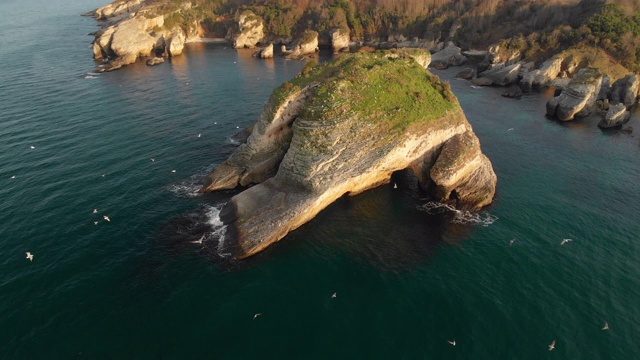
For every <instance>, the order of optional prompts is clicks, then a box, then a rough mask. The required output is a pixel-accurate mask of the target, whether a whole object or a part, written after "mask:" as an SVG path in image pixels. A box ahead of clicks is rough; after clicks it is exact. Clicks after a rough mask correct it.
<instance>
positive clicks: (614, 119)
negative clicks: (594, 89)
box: [598, 103, 631, 129]
mask: <svg viewBox="0 0 640 360" xmlns="http://www.w3.org/2000/svg"><path fill="white" fill-rule="evenodd" d="M630 117H631V113H629V110H627V107H626V106H625V105H624V104H622V103H620V104H615V105H611V106H610V107H609V110H607V112H606V113H605V114H604V116H603V117H602V119H601V120H600V121H599V122H598V127H600V128H602V129H608V128H613V127H618V126H622V124H624V123H626V122H627V121H629V118H630Z"/></svg>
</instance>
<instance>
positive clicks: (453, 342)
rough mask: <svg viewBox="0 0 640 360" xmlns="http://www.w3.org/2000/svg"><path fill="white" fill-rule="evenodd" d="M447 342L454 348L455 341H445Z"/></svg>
mask: <svg viewBox="0 0 640 360" xmlns="http://www.w3.org/2000/svg"><path fill="white" fill-rule="evenodd" d="M447 342H448V343H449V344H451V345H453V346H456V341H455V340H453V341H449V340H447Z"/></svg>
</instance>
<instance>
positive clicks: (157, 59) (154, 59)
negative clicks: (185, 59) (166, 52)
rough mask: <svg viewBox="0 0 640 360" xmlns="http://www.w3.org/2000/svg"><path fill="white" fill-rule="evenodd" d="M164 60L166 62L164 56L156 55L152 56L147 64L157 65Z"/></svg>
mask: <svg viewBox="0 0 640 360" xmlns="http://www.w3.org/2000/svg"><path fill="white" fill-rule="evenodd" d="M163 62H164V58H161V57H154V58H151V59H149V60H147V65H149V66H155V65H159V64H162V63H163Z"/></svg>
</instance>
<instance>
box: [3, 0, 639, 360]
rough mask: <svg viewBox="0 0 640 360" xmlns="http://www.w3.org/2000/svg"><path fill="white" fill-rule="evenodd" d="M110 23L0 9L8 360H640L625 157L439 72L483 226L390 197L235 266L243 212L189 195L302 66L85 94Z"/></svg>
mask: <svg viewBox="0 0 640 360" xmlns="http://www.w3.org/2000/svg"><path fill="white" fill-rule="evenodd" d="M101 5H103V3H102V2H101V1H97V0H91V1H85V2H76V1H71V0H58V1H52V2H45V1H42V0H21V1H17V0H6V1H3V2H1V3H0V14H2V16H1V17H0V34H2V36H0V59H1V60H0V254H1V255H2V256H1V257H0V358H1V359H67V358H86V359H132V358H138V359H144V358H156V359H173V358H213V359H249V358H264V359H284V358H287V359H288V358H298V359H327V358H347V359H349V358H350V359H356V358H375V359H389V358H403V359H541V358H546V357H549V358H557V359H634V358H639V357H640V345H639V344H638V342H637V338H638V335H639V330H640V276H639V275H640V242H639V241H638V240H640V239H639V235H638V234H640V224H639V221H638V220H639V215H638V214H640V186H639V185H638V179H639V178H640V144H639V140H638V137H637V134H636V135H635V136H634V135H633V134H632V135H629V134H625V133H622V132H619V131H612V132H602V131H600V130H599V129H598V128H597V127H596V126H595V123H596V121H595V120H593V119H587V120H583V121H579V122H577V123H571V124H560V123H557V122H554V121H550V120H548V119H546V118H545V117H544V116H543V113H544V103H545V101H546V100H545V96H548V94H535V95H527V96H525V97H523V98H522V99H521V100H511V99H504V98H502V97H500V93H501V92H502V91H503V90H502V89H493V88H478V89H476V88H473V87H470V86H469V83H468V82H466V81H460V80H453V79H452V77H453V74H455V72H456V71H457V70H458V69H451V70H447V71H441V72H436V74H438V75H440V76H441V77H443V78H446V79H451V84H452V87H453V89H454V91H455V93H456V95H457V96H458V97H459V99H460V102H461V104H462V106H463V108H464V110H465V112H466V114H467V117H468V118H469V120H470V122H471V123H472V125H473V126H474V129H475V131H476V133H477V134H478V136H479V138H480V140H481V142H482V147H483V150H484V152H485V153H486V154H487V156H488V157H489V158H490V159H491V161H492V162H493V165H494V168H495V171H496V173H497V175H498V179H499V186H498V195H497V198H496V200H495V203H494V204H493V205H492V206H490V207H488V208H487V209H486V211H485V212H483V213H480V214H456V213H451V212H439V209H432V207H433V206H432V205H433V204H432V203H429V202H428V200H425V199H420V197H419V196H417V195H416V194H414V193H413V192H412V191H411V190H409V189H408V188H407V187H405V186H404V184H400V185H401V186H400V187H399V188H398V189H395V190H394V189H393V188H391V187H390V186H385V187H382V188H378V189H375V190H372V191H369V192H367V193H365V194H362V195H360V196H357V197H354V198H350V199H341V200H339V201H338V202H337V203H335V204H333V205H332V206H330V207H329V208H328V209H326V210H325V211H323V212H322V213H321V214H320V215H319V216H318V217H317V218H316V219H314V220H313V221H312V222H311V223H309V224H307V225H305V226H303V227H302V228H300V229H299V230H297V231H295V232H294V233H292V234H290V235H289V236H287V237H286V238H285V239H283V240H282V241H281V242H279V243H278V244H276V245H274V246H272V247H270V248H269V249H268V250H266V251H265V252H263V253H261V254H259V255H257V256H255V257H253V258H250V259H248V260H246V261H240V262H236V261H229V260H227V259H221V258H220V257H219V256H218V255H217V251H216V250H217V244H218V239H219V238H220V235H221V233H222V232H223V229H222V228H221V227H220V226H219V224H218V222H217V221H218V219H217V216H216V214H217V211H218V209H219V208H220V205H221V204H223V203H224V202H225V201H227V200H228V199H229V198H230V197H231V196H232V195H233V194H234V192H221V193H216V194H207V195H198V194H196V193H195V190H196V189H197V188H198V180H199V178H200V177H201V176H202V175H204V174H206V173H207V171H208V170H210V169H211V168H212V167H213V166H215V165H216V164H218V163H220V162H222V161H224V159H226V157H227V156H228V155H229V154H230V153H231V152H232V151H233V149H234V146H233V144H232V143H231V141H230V140H229V138H230V136H232V135H233V134H234V133H235V132H236V131H238V129H237V128H238V127H240V128H242V127H244V126H248V125H250V124H252V123H253V122H254V121H255V120H256V119H257V117H258V115H259V113H260V111H261V108H262V105H263V104H264V102H265V101H266V99H267V97H268V96H269V94H270V93H271V91H272V90H273V88H275V87H276V86H277V85H279V84H280V83H282V82H283V81H285V80H287V79H289V78H292V77H293V76H295V74H297V72H298V71H299V70H300V69H301V68H302V66H303V64H302V63H300V62H295V61H285V60H282V59H279V58H277V59H273V60H269V61H263V60H258V59H254V58H252V57H251V52H250V51H247V52H243V51H240V52H236V51H235V50H232V49H228V48H225V47H224V45H202V44H200V45H197V44H196V45H192V46H190V47H189V48H188V50H187V52H186V53H185V54H184V55H183V56H180V57H178V58H176V59H173V60H172V61H170V62H169V63H165V64H163V65H160V66H157V67H154V68H148V67H146V66H145V65H142V64H136V65H133V66H129V67H127V68H124V69H122V70H119V71H116V72H113V73H107V74H100V75H98V74H91V73H92V72H93V71H95V69H96V66H97V65H98V64H96V63H94V62H93V60H92V59H91V49H90V46H89V45H90V41H91V40H92V37H91V36H87V33H89V32H92V31H95V30H96V29H97V27H96V22H95V21H94V20H93V19H91V18H85V17H80V16H79V14H80V13H83V12H86V11H88V10H91V9H93V8H96V7H98V6H101ZM629 125H630V126H632V127H633V128H634V129H635V131H636V133H637V132H640V126H639V125H640V117H639V116H638V114H634V116H633V118H632V120H631V122H630V123H629ZM199 134H200V137H198V135H199ZM32 146H33V147H34V148H33V149H32V148H31V147H32ZM151 159H154V161H151ZM172 170H175V172H172ZM13 176H15V178H12V177H13ZM94 208H97V209H98V212H97V213H95V214H94V213H93V209H94ZM430 208H431V210H429V209H430ZM440 210H442V209H440ZM103 216H108V217H109V218H110V219H111V221H110V222H107V221H105V220H104V219H103ZM94 221H98V225H94ZM202 234H205V241H204V244H202V245H197V244H192V243H190V241H193V240H197V239H198V238H200V237H201V236H202ZM563 238H571V239H573V242H571V243H569V244H566V245H564V246H560V242H561V241H562V239H563ZM512 239H516V240H515V241H514V243H513V245H512V246H509V242H510V240H512ZM26 251H29V252H31V253H33V254H34V259H33V262H29V261H28V260H27V259H25V252H26ZM334 292H335V293H337V297H336V298H331V294H333V293H334ZM256 313H261V314H262V315H261V316H259V317H257V318H256V319H255V320H254V319H253V318H254V314H256ZM605 321H606V322H608V323H609V325H610V328H611V329H610V330H609V331H602V330H600V328H601V327H602V326H603V324H604V322H605ZM454 339H455V341H456V346H455V347H453V346H451V345H449V344H448V343H447V341H448V340H454ZM554 339H555V340H556V342H557V345H556V349H555V350H554V351H553V352H549V351H548V348H547V346H548V345H549V344H550V343H551V342H552V341H553V340H554Z"/></svg>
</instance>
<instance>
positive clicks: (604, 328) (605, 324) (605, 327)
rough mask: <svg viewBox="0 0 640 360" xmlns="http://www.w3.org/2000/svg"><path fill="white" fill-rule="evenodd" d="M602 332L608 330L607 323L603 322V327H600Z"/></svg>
mask: <svg viewBox="0 0 640 360" xmlns="http://www.w3.org/2000/svg"><path fill="white" fill-rule="evenodd" d="M602 330H609V323H608V322H606V321H605V322H604V326H603V327H602Z"/></svg>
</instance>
